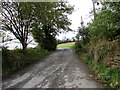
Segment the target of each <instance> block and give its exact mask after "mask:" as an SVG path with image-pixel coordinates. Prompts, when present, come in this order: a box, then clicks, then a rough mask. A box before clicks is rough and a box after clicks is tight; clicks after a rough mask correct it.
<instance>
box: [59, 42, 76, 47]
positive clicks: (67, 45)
mask: <svg viewBox="0 0 120 90" xmlns="http://www.w3.org/2000/svg"><path fill="white" fill-rule="evenodd" d="M74 45H75V42H69V43H63V44H59V45H58V46H57V48H73V47H74Z"/></svg>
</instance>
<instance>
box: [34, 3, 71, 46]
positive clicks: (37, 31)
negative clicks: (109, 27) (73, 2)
mask: <svg viewBox="0 0 120 90" xmlns="http://www.w3.org/2000/svg"><path fill="white" fill-rule="evenodd" d="M38 11H40V12H39V13H38ZM72 11H73V7H71V6H68V5H66V3H64V2H59V3H50V2H47V3H35V14H36V17H35V22H34V23H33V24H32V25H33V26H32V27H33V30H32V31H33V32H32V33H33V37H34V39H35V40H36V41H37V42H38V43H39V44H40V45H41V46H42V47H43V48H46V46H47V45H50V44H51V45H50V46H52V44H53V43H45V42H44V41H48V42H52V41H54V45H55V47H56V44H55V43H56V40H55V36H56V35H57V34H58V33H60V32H62V31H69V30H71V29H70V28H69V25H70V24H71V23H70V21H69V19H68V17H67V14H71V13H72ZM44 16H45V17H44ZM49 38H51V39H49ZM45 39H48V40H45ZM52 39H53V40H52ZM44 46H45V47H44ZM48 48H49V47H48Z"/></svg>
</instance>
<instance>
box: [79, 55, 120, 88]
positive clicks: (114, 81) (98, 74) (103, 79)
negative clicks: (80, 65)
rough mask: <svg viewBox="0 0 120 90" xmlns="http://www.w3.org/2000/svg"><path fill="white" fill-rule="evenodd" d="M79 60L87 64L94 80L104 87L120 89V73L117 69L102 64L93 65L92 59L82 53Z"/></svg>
mask: <svg viewBox="0 0 120 90" xmlns="http://www.w3.org/2000/svg"><path fill="white" fill-rule="evenodd" d="M80 59H81V60H83V61H84V62H85V63H86V64H89V66H90V69H91V70H92V71H93V72H94V73H95V76H94V78H95V79H96V80H98V81H99V82H100V83H102V84H103V85H104V86H107V87H112V88H120V76H119V75H120V71H119V70H118V69H114V68H111V67H108V66H105V65H104V64H103V63H97V64H95V65H94V64H93V59H92V58H91V57H89V55H88V54H86V53H82V54H81V55H80Z"/></svg>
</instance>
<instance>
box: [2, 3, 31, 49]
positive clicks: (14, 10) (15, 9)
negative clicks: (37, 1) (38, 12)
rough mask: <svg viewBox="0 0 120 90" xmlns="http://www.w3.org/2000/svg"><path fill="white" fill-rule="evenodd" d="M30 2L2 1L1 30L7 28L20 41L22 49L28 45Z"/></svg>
mask: <svg viewBox="0 0 120 90" xmlns="http://www.w3.org/2000/svg"><path fill="white" fill-rule="evenodd" d="M31 7H32V5H31V3H18V2H3V3H2V16H3V20H2V21H3V30H9V31H10V32H11V33H13V34H14V36H15V37H16V38H17V39H18V40H19V41H20V43H21V44H22V46H23V50H24V49H26V48H27V45H28V34H29V29H30V28H29V27H30V25H31V22H32V9H31Z"/></svg>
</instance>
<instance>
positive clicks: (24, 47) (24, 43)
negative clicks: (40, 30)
mask: <svg viewBox="0 0 120 90" xmlns="http://www.w3.org/2000/svg"><path fill="white" fill-rule="evenodd" d="M26 48H27V44H26V42H23V43H22V49H23V50H26Z"/></svg>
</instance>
